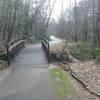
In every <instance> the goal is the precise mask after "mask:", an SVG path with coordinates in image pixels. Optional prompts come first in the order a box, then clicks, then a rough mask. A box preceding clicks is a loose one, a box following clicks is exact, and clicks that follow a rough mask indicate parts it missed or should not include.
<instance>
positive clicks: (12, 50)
mask: <svg viewBox="0 0 100 100" xmlns="http://www.w3.org/2000/svg"><path fill="white" fill-rule="evenodd" d="M24 47H25V40H21V39H17V40H13V41H11V42H9V43H8V44H7V45H6V49H5V50H4V51H2V52H1V53H0V58H1V59H2V60H6V61H7V62H8V65H9V64H10V61H11V60H12V59H13V57H15V56H16V54H17V53H18V52H19V51H20V50H22V49H23V48H24Z"/></svg>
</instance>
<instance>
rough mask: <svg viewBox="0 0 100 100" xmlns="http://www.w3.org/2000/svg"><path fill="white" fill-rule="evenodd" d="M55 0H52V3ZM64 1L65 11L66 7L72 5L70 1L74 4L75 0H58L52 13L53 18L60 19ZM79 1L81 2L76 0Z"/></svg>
mask: <svg viewBox="0 0 100 100" xmlns="http://www.w3.org/2000/svg"><path fill="white" fill-rule="evenodd" d="M53 1H54V0H51V3H53ZM62 1H63V11H65V10H66V8H68V7H69V6H70V1H71V5H72V6H74V1H75V0H56V3H55V7H54V10H53V13H52V16H51V17H52V18H54V19H55V20H56V19H58V18H59V17H60V15H61V12H62ZM76 1H77V3H78V2H79V0H76Z"/></svg>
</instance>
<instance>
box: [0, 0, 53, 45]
mask: <svg viewBox="0 0 100 100" xmlns="http://www.w3.org/2000/svg"><path fill="white" fill-rule="evenodd" d="M52 10H53V8H52V7H51V8H50V7H49V1H48V0H0V44H1V45H5V44H6V43H7V42H9V41H11V40H13V39H16V38H24V39H29V38H31V37H32V36H33V35H34V36H35V37H39V36H40V34H41V33H45V31H46V27H47V24H48V22H49V19H50V16H51V13H52Z"/></svg>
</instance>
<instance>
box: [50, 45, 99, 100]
mask: <svg viewBox="0 0 100 100" xmlns="http://www.w3.org/2000/svg"><path fill="white" fill-rule="evenodd" d="M75 45H76V44H72V43H68V44H67V46H68V47H67V49H70V48H71V47H73V46H75ZM62 47H64V45H62V43H58V44H57V45H53V46H51V51H53V52H58V51H61V48H62ZM54 48H55V49H54ZM57 49H58V50H57ZM68 51H69V50H68ZM58 63H60V62H58ZM68 65H69V66H70V70H71V71H72V73H71V74H70V73H69V71H67V72H68V73H69V78H70V81H71V82H72V84H73V86H74V87H75V89H76V90H77V91H78V93H79V94H80V95H81V100H100V65H97V64H95V61H93V60H91V61H85V62H77V63H68V64H65V65H64V66H65V67H66V68H65V69H68V68H69V67H68ZM60 66H61V67H62V66H63V65H60Z"/></svg>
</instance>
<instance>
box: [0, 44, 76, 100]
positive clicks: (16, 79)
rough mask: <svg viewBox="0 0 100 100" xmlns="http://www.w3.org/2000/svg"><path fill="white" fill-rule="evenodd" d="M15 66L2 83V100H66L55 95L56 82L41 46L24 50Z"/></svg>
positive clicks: (0, 91) (0, 94) (0, 96)
mask: <svg viewBox="0 0 100 100" xmlns="http://www.w3.org/2000/svg"><path fill="white" fill-rule="evenodd" d="M13 66H14V68H13V69H12V70H11V72H10V73H9V74H8V75H7V76H6V77H5V78H4V79H3V80H2V82H1V83H0V100H66V96H65V97H60V96H57V95H56V94H55V93H56V92H57V91H56V89H55V81H54V80H53V79H52V78H51V75H50V73H49V70H48V67H49V66H48V63H47V60H46V57H45V54H44V52H43V50H42V48H41V45H40V44H35V45H30V46H28V47H26V48H25V49H24V50H22V51H21V52H20V53H19V55H18V56H17V57H16V58H15V60H14V65H13ZM69 97H70V99H68V98H67V100H78V99H77V98H75V96H72V97H71V96H69ZM72 98H73V99H72Z"/></svg>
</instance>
